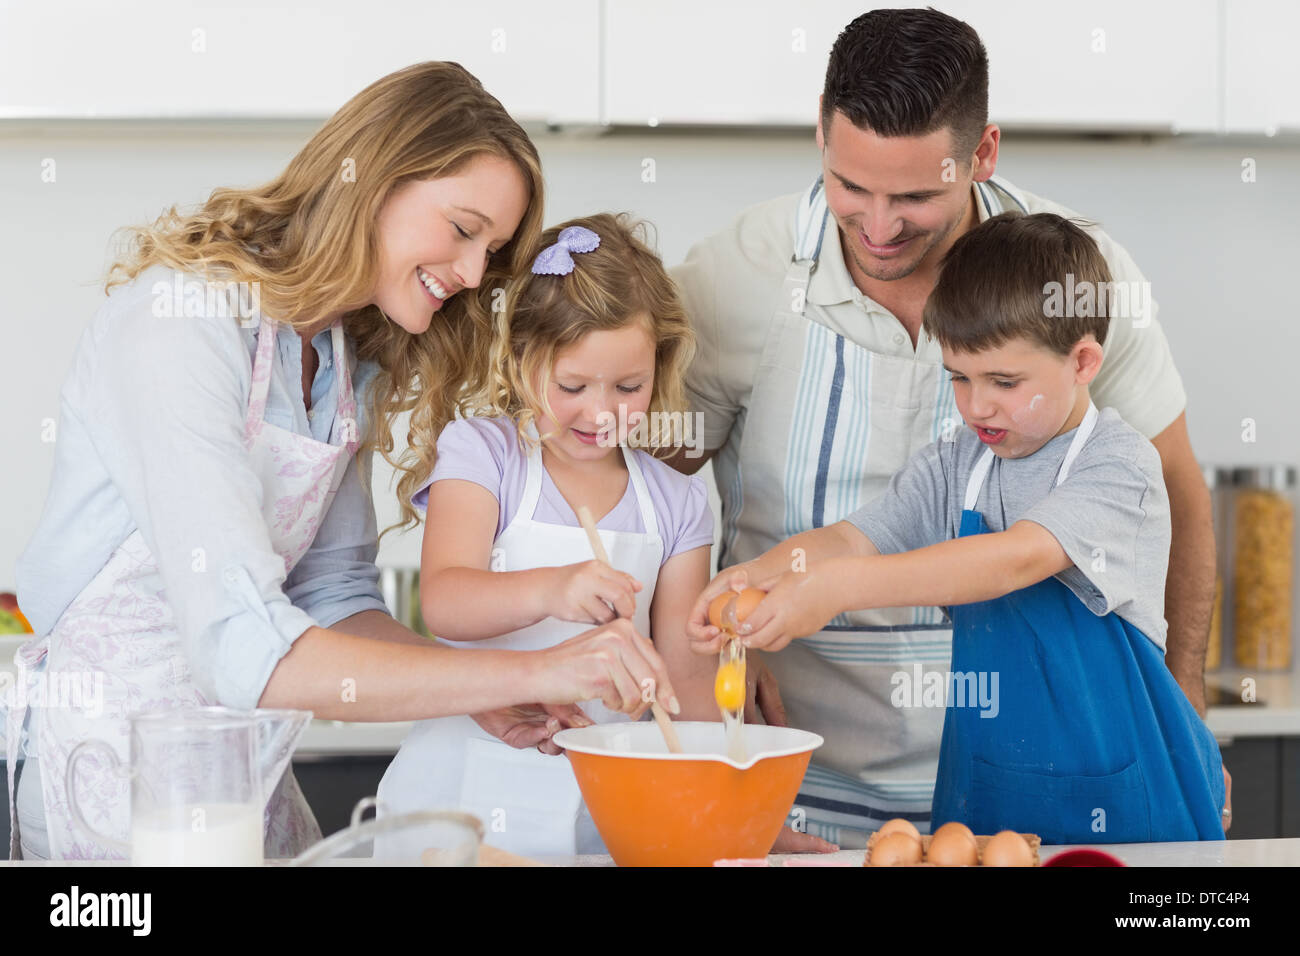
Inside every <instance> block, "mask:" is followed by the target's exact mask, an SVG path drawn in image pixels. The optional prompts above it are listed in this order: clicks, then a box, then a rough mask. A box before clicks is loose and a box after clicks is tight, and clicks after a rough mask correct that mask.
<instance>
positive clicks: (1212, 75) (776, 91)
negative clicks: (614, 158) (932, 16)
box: [604, 0, 1220, 131]
mask: <svg viewBox="0 0 1300 956" xmlns="http://www.w3.org/2000/svg"><path fill="white" fill-rule="evenodd" d="M880 5H881V6H908V5H913V4H908V3H884V4H880ZM934 5H935V6H936V7H937V8H938V9H941V10H943V11H944V12H946V13H950V14H952V15H953V16H956V17H958V18H960V19H962V20H965V21H966V22H968V23H970V24H971V26H973V27H974V28H975V29H976V31H978V32H979V34H980V37H981V38H982V39H983V41H984V45H985V48H986V49H987V50H988V54H989V65H990V78H989V85H990V89H989V101H990V102H989V106H990V114H991V118H992V119H993V121H994V122H997V123H1001V124H1006V125H1007V126H1010V127H1013V128H1014V127H1021V128H1034V127H1040V128H1055V129H1071V128H1074V129H1098V130H1110V129H1121V130H1122V129H1149V130H1158V131H1162V130H1170V129H1177V130H1187V131H1191V130H1203V131H1211V130H1215V129H1217V128H1218V125H1219V79H1220V70H1219V29H1218V20H1217V3H1216V0H1088V2H1086V3H1085V2H1079V0H998V2H997V3H989V2H987V0H939V2H937V3H935V4H934ZM867 6H868V5H865V4H862V3H860V2H856V3H855V2H843V0H826V2H820V3H811V4H809V3H799V4H796V3H791V2H788V0H757V2H754V0H747V2H741V0H724V2H718V3H708V4H700V3H696V2H691V0H657V2H656V3H653V4H647V3H642V2H640V0H606V6H605V31H604V35H605V50H606V53H605V57H606V68H605V112H604V119H605V121H606V122H607V123H616V124H618V123H626V124H644V123H647V122H651V121H657V122H660V123H687V124H694V123H699V124H712V123H723V124H741V125H750V124H767V123H772V124H793V125H810V124H812V123H814V122H815V121H816V112H817V97H818V95H819V94H820V93H821V89H822V83H823V80H824V77H825V70H826V61H827V57H828V54H829V52H830V48H831V45H832V44H833V43H834V41H835V38H836V37H838V36H839V33H840V31H841V30H843V28H844V27H845V26H847V25H848V24H849V22H850V21H852V20H853V19H854V18H855V17H856V16H858V15H859V14H860V13H862V12H863V10H864V9H865V8H866V7H867Z"/></svg>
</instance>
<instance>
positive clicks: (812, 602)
mask: <svg viewBox="0 0 1300 956" xmlns="http://www.w3.org/2000/svg"><path fill="white" fill-rule="evenodd" d="M1073 563H1074V562H1073V561H1071V560H1070V558H1069V556H1068V555H1067V554H1066V553H1065V550H1064V549H1063V548H1062V547H1061V545H1060V543H1059V542H1058V541H1057V540H1056V538H1055V536H1053V535H1052V533H1051V532H1050V531H1048V530H1047V529H1046V528H1044V527H1043V526H1042V525H1038V524H1034V523H1033V522H1032V521H1017V522H1016V523H1015V524H1014V525H1012V526H1011V527H1010V528H1008V529H1007V530H1006V531H1000V532H997V533H994V534H981V535H973V536H970V537H966V538H955V539H953V540H951V541H943V542H940V543H939V544H934V545H930V546H929V547H926V548H918V549H917V550H915V551H904V552H902V553H900V554H887V555H879V554H877V555H874V556H867V557H837V558H832V559H830V560H828V561H825V562H823V563H821V564H819V565H817V566H816V567H815V568H814V567H811V566H810V567H809V570H808V571H807V572H803V573H799V572H792V573H787V574H784V575H782V577H781V578H780V580H779V581H778V582H777V583H776V585H775V586H774V587H773V588H772V589H771V591H770V592H769V593H768V596H767V597H766V598H764V599H763V600H762V601H761V602H760V603H759V604H758V606H757V607H755V608H754V610H753V611H752V612H750V615H749V617H748V618H747V619H746V621H745V625H744V626H742V628H741V630H742V632H743V631H745V630H746V629H748V630H749V635H748V636H747V637H746V638H745V643H746V645H748V646H752V647H760V648H764V649H766V650H780V649H781V648H782V647H785V646H786V644H788V643H790V641H791V640H792V639H794V638H796V637H803V636H805V635H808V634H812V633H815V632H816V631H819V630H821V628H822V627H823V626H824V625H825V624H826V622H827V621H829V620H830V619H831V618H833V617H835V616H836V615H837V614H841V613H843V612H845V611H852V610H861V609H865V608H878V607H918V606H930V605H947V606H951V605H958V604H972V603H974V602H976V601H988V600H991V599H993V598H998V597H1002V596H1003V595H1006V594H1010V593H1011V592H1012V591H1018V590H1020V589H1022V588H1026V587H1029V586H1030V585H1032V584H1037V583H1038V582H1039V581H1042V580H1044V579H1046V578H1049V577H1051V576H1052V575H1054V574H1059V573H1060V572H1061V571H1064V570H1065V569H1066V568H1068V567H1070V566H1071V565H1072V564H1073Z"/></svg>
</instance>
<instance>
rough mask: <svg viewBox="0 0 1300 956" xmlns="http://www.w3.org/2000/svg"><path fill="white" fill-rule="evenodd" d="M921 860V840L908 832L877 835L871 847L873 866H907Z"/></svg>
mask: <svg viewBox="0 0 1300 956" xmlns="http://www.w3.org/2000/svg"><path fill="white" fill-rule="evenodd" d="M920 862H921V841H919V840H914V839H912V838H911V837H910V836H908V835H907V834H906V833H900V832H895V833H887V834H885V835H884V836H883V837H877V838H876V842H875V844H873V845H872V847H871V865H872V866H906V865H908V864H911V863H920Z"/></svg>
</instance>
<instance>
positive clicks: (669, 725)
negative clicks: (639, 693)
mask: <svg viewBox="0 0 1300 956" xmlns="http://www.w3.org/2000/svg"><path fill="white" fill-rule="evenodd" d="M578 520H579V521H581V522H582V527H583V529H584V530H585V531H586V532H587V540H588V541H590V542H591V551H592V553H593V554H594V555H595V556H596V560H597V561H600V562H602V563H603V564H609V553H608V552H606V551H605V544H604V542H602V541H601V540H600V535H599V534H597V533H596V522H595V521H593V520H592V517H591V511H590V510H588V508H587V506H586V505H579V506H578ZM650 712H651V713H653V714H654V716H655V723H656V724H658V725H659V732H660V733H661V734H663V735H664V743H666V744H667V745H668V752H669V753H673V754H679V753H681V752H682V743H681V741H680V740H678V739H677V729H676V728H675V727H673V722H672V720H670V719H669V717H668V712H667V711H665V710H664V709H663V708H662V707H660V706H659V701H658V700H657V699H655V700H651V701H650Z"/></svg>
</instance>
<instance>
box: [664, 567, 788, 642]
mask: <svg viewBox="0 0 1300 956" xmlns="http://www.w3.org/2000/svg"><path fill="white" fill-rule="evenodd" d="M756 578H757V574H756V568H755V567H754V563H753V562H752V561H746V562H745V563H744V564H737V565H734V566H732V567H730V568H727V570H725V571H719V572H718V574H717V576H716V577H715V578H714V579H713V580H712V581H710V582H709V583H708V586H707V587H705V589H704V590H703V591H701V592H700V596H699V598H698V599H697V600H696V602H695V605H694V606H693V607H692V608H691V613H690V616H689V617H688V618H687V619H686V637H687V638H688V639H689V640H690V645H691V650H692V651H694V652H695V653H696V654H716V653H718V651H719V650H720V649H721V648H722V643H723V641H724V640H725V638H724V637H723V634H722V629H721V628H717V627H714V626H713V625H712V624H710V623H709V605H710V604H712V603H713V599H714V598H715V597H717V596H718V595H719V594H722V593H724V592H726V591H735V592H736V593H737V594H739V593H740V592H741V591H743V590H745V588H755V587H757V588H761V587H764V585H767V584H769V583H772V582H773V581H774V580H775V579H772V581H767V580H764V581H759V580H757V579H756Z"/></svg>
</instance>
